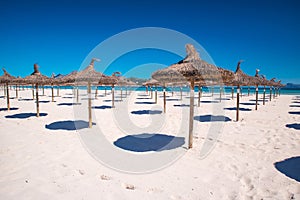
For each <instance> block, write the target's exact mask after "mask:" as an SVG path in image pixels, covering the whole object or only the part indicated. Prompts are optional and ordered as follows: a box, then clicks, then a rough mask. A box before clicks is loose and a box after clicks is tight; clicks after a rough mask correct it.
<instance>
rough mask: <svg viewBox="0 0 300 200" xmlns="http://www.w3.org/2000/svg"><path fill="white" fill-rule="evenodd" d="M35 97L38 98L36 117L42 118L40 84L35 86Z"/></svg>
mask: <svg viewBox="0 0 300 200" xmlns="http://www.w3.org/2000/svg"><path fill="white" fill-rule="evenodd" d="M35 97H36V116H37V117H39V116H40V104H39V103H40V102H39V84H38V83H36V84H35Z"/></svg>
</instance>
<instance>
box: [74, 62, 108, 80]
mask: <svg viewBox="0 0 300 200" xmlns="http://www.w3.org/2000/svg"><path fill="white" fill-rule="evenodd" d="M95 61H100V59H98V58H93V59H92V60H91V62H90V64H89V65H88V66H87V67H86V68H85V69H84V70H82V71H80V72H78V73H77V74H76V77H75V81H76V82H79V83H93V84H98V82H99V80H100V79H101V78H103V77H105V75H104V74H102V73H101V72H97V71H96V70H95V68H94V63H95Z"/></svg>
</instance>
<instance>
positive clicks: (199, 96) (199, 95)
mask: <svg viewBox="0 0 300 200" xmlns="http://www.w3.org/2000/svg"><path fill="white" fill-rule="evenodd" d="M200 98H201V92H200V85H199V86H198V107H200Z"/></svg>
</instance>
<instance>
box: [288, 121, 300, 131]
mask: <svg viewBox="0 0 300 200" xmlns="http://www.w3.org/2000/svg"><path fill="white" fill-rule="evenodd" d="M285 127H287V128H293V129H296V130H300V124H297V123H294V124H286V125H285Z"/></svg>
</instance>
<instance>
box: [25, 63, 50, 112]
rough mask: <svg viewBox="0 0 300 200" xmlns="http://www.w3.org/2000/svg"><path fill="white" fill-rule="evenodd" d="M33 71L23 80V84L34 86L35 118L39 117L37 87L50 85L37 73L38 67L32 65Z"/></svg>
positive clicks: (44, 77) (46, 79) (45, 77)
mask: <svg viewBox="0 0 300 200" xmlns="http://www.w3.org/2000/svg"><path fill="white" fill-rule="evenodd" d="M33 68H34V71H33V73H32V74H31V75H29V76H26V77H25V78H24V82H25V83H27V84H32V85H34V86H35V90H36V91H35V92H36V95H35V96H36V116H37V117H39V116H40V106H39V85H45V84H48V83H50V79H49V78H48V77H47V76H44V75H42V74H41V73H40V71H39V66H38V65H37V64H34V65H33Z"/></svg>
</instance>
